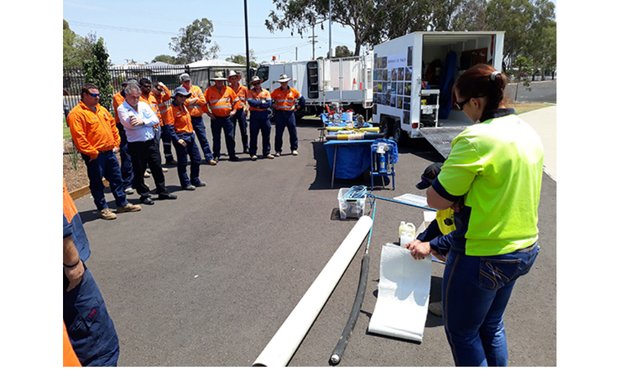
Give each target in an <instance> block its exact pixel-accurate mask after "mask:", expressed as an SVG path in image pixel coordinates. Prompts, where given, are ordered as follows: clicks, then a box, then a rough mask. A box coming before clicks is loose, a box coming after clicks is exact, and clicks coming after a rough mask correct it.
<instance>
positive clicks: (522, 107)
mask: <svg viewBox="0 0 630 384" xmlns="http://www.w3.org/2000/svg"><path fill="white" fill-rule="evenodd" d="M553 105H555V104H553V103H516V104H514V106H513V108H514V109H515V110H516V114H517V115H520V114H521V113H525V112H531V111H534V110H536V109H540V108H545V107H551V106H553Z"/></svg>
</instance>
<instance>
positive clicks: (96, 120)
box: [67, 84, 142, 220]
mask: <svg viewBox="0 0 630 384" xmlns="http://www.w3.org/2000/svg"><path fill="white" fill-rule="evenodd" d="M100 97H101V93H100V91H99V90H98V87H97V86H96V85H94V84H84V85H83V87H82V88H81V102H79V104H78V105H77V106H76V107H74V108H73V109H72V111H70V113H69V114H68V119H67V120H68V127H70V134H71V135H72V141H74V145H75V146H76V147H77V149H78V150H79V152H81V157H82V158H83V161H85V166H86V168H87V174H88V177H89V179H90V192H91V193H92V198H93V199H94V204H95V205H96V209H98V211H99V213H100V216H101V218H103V219H105V220H113V219H115V218H116V214H115V213H114V212H112V210H111V209H109V206H108V205H107V200H105V192H104V191H105V186H104V185H103V177H105V179H107V181H109V188H110V190H111V191H112V194H113V195H114V197H115V198H116V205H117V206H118V209H117V210H116V212H118V213H120V212H137V211H140V210H141V209H142V208H141V207H140V206H139V205H134V204H130V203H129V202H128V201H127V196H126V195H125V192H124V189H123V180H122V176H121V173H120V165H119V163H118V159H117V158H116V154H115V151H117V149H118V146H119V145H120V136H118V129H117V128H116V125H115V123H114V117H113V116H112V115H111V114H110V113H109V111H108V110H107V109H105V108H103V106H101V105H100V104H99V100H100Z"/></svg>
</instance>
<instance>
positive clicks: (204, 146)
mask: <svg viewBox="0 0 630 384" xmlns="http://www.w3.org/2000/svg"><path fill="white" fill-rule="evenodd" d="M190 122H191V123H192V126H193V129H194V130H195V134H196V135H197V138H198V139H199V144H200V145H201V151H202V152H203V156H204V159H205V160H206V162H208V161H210V160H212V159H213V157H212V151H211V150H210V142H209V141H208V134H207V133H206V126H205V125H204V124H203V116H199V117H192V116H191V117H190ZM215 152H216V151H215Z"/></svg>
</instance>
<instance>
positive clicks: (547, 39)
mask: <svg viewBox="0 0 630 384" xmlns="http://www.w3.org/2000/svg"><path fill="white" fill-rule="evenodd" d="M533 5H534V22H533V25H532V30H531V31H530V32H529V35H530V38H529V41H528V47H527V52H528V54H529V55H530V56H531V58H532V61H533V66H534V74H535V73H537V72H541V74H544V73H545V70H553V69H555V67H556V21H555V6H554V4H553V3H551V2H550V1H549V0H534V3H533ZM532 76H533V74H532ZM532 80H533V78H532Z"/></svg>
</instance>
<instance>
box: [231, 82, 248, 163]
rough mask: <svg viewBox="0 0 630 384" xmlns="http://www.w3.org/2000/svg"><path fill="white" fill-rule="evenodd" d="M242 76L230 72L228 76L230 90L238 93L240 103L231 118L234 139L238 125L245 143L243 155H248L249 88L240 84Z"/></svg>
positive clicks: (235, 107) (235, 106) (242, 140)
mask: <svg viewBox="0 0 630 384" xmlns="http://www.w3.org/2000/svg"><path fill="white" fill-rule="evenodd" d="M240 79H241V76H239V74H238V73H237V72H234V71H230V73H229V74H228V82H229V83H230V88H232V90H233V91H234V93H236V97H238V102H237V103H236V105H234V109H235V110H236V113H235V114H234V116H232V117H231V118H230V120H231V121H232V125H233V126H234V137H236V124H237V123H238V128H239V130H240V132H241V142H242V143H243V153H248V152H249V150H248V145H247V143H248V135H247V87H246V86H244V85H242V84H241V83H240Z"/></svg>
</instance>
